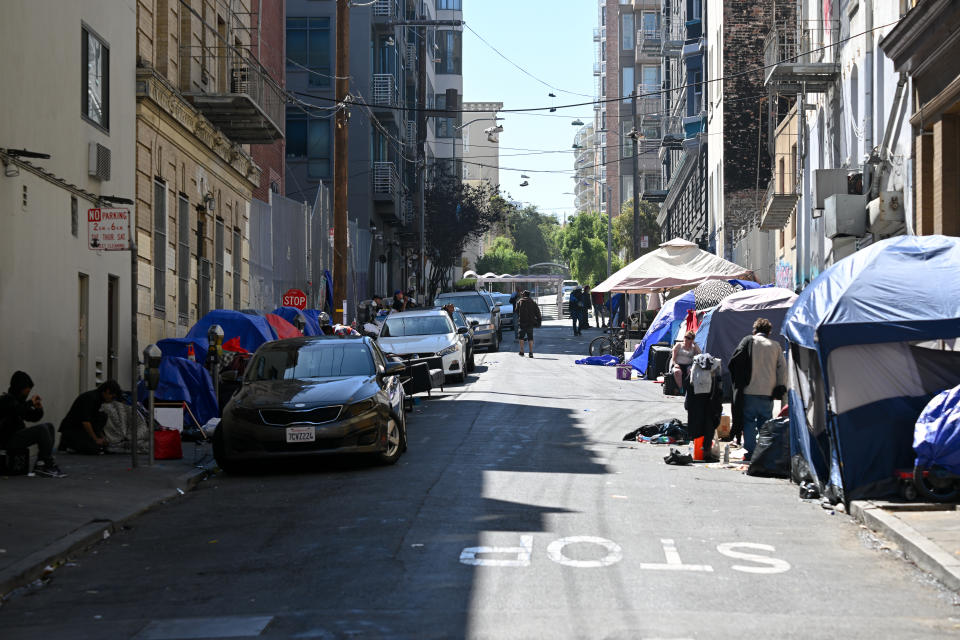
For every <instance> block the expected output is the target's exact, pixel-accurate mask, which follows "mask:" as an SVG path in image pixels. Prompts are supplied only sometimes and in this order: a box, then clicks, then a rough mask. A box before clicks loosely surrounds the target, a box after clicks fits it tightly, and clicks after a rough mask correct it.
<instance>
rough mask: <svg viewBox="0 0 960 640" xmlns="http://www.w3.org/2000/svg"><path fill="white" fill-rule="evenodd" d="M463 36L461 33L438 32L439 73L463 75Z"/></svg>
mask: <svg viewBox="0 0 960 640" xmlns="http://www.w3.org/2000/svg"><path fill="white" fill-rule="evenodd" d="M462 42H463V38H462V34H461V33H460V32H459V31H438V32H437V48H436V53H437V58H436V72H437V73H456V74H460V73H462V70H461V60H462Z"/></svg>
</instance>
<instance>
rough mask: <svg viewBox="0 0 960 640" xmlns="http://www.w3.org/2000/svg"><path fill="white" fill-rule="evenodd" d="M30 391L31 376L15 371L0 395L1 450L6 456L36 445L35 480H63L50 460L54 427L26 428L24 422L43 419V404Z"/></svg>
mask: <svg viewBox="0 0 960 640" xmlns="http://www.w3.org/2000/svg"><path fill="white" fill-rule="evenodd" d="M32 390H33V380H32V379H30V376H29V375H27V374H26V373H24V372H23V371H16V372H14V374H13V376H12V377H11V378H10V388H9V389H8V390H7V392H6V393H5V394H3V395H0V448H3V449H6V450H7V455H8V456H9V455H10V452H11V451H14V450H17V449H26V448H27V447H29V446H30V445H32V444H35V445H37V449H38V456H37V464H36V466H35V467H34V468H33V472H34V473H35V474H37V475H38V476H47V477H50V478H63V477H64V476H65V474H64V473H63V472H62V471H60V468H59V467H58V466H57V463H56V461H54V459H53V442H54V437H55V436H56V433H55V431H54V429H53V425H52V424H50V423H49V422H44V423H43V424H36V425H34V426H32V427H28V426H27V425H26V423H27V422H38V421H39V420H40V419H41V418H43V403H42V402H41V400H40V396H33V397H32V398H30V391H32ZM28 398H29V400H28Z"/></svg>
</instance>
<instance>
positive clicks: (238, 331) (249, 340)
mask: <svg viewBox="0 0 960 640" xmlns="http://www.w3.org/2000/svg"><path fill="white" fill-rule="evenodd" d="M214 324H218V325H220V327H221V328H223V341H224V342H227V341H228V340H231V339H233V338H236V339H237V343H238V344H239V346H240V347H242V348H243V349H245V350H247V351H249V352H250V353H253V352H254V351H256V350H257V348H259V347H260V345H262V344H263V343H264V342H270V341H271V340H273V339H274V337H273V335H274V334H273V330H272V329H271V328H270V323H268V322H267V319H266V318H264V317H262V316H255V315H248V314H246V313H240V312H239V311H230V310H228V309H215V310H213V311H211V312H210V313H208V314H207V315H205V316H203V317H202V318H200V320H198V321H197V323H196V324H195V325H193V326H192V327H191V328H190V331H188V332H187V337H188V338H194V339H199V338H202V339H203V340H206V339H207V330H208V329H209V328H210V326H211V325H214Z"/></svg>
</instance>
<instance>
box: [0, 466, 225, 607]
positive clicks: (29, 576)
mask: <svg viewBox="0 0 960 640" xmlns="http://www.w3.org/2000/svg"><path fill="white" fill-rule="evenodd" d="M214 468H215V465H209V466H204V467H202V468H201V467H198V468H195V469H191V470H190V471H188V472H186V473H183V474H181V475H179V476H177V478H176V479H175V480H174V482H173V486H172V488H171V489H170V491H169V493H164V494H163V495H160V496H158V497H155V498H148V499H146V500H144V501H143V502H142V503H140V504H138V505H136V506H135V507H133V509H131V511H130V513H129V514H127V515H125V516H123V517H122V518H119V519H117V520H94V521H92V522H88V523H87V524H85V525H83V526H82V527H80V528H78V529H76V530H74V531H72V532H71V533H69V534H67V535H66V536H64V537H63V538H60V539H59V540H57V541H56V542H54V543H52V544H49V545H47V546H46V547H44V548H43V549H40V550H39V551H35V552H34V553H31V554H30V555H28V556H27V557H26V558H24V559H22V560H20V561H19V562H16V563H14V564H12V565H10V566H9V567H7V568H6V569H4V570H3V571H0V606H2V603H3V601H4V600H5V599H6V598H7V597H8V596H9V595H10V593H11V592H13V591H15V590H17V589H20V588H22V587H25V586H27V585H29V584H30V583H31V582H33V581H35V580H37V579H38V578H41V577H43V576H44V575H45V574H48V573H50V572H49V571H48V570H47V567H54V568H56V567H58V566H60V565H61V564H63V563H64V562H65V561H66V560H67V559H68V558H69V557H70V556H72V555H75V554H77V553H80V552H82V551H86V550H87V549H89V548H90V547H92V546H94V545H95V544H97V543H98V542H101V541H102V540H106V539H107V538H109V537H110V536H111V535H113V533H114V532H116V531H117V529H119V528H120V527H122V526H123V525H124V524H125V523H127V522H128V521H130V520H133V519H134V518H136V517H137V516H139V515H141V514H143V513H145V512H147V511H149V510H151V509H153V508H154V507H157V506H159V505H161V504H163V503H164V502H166V501H167V500H170V499H171V498H176V497H177V496H180V495H183V494H184V493H185V492H187V491H190V490H192V489H193V488H194V487H196V486H197V485H198V484H200V482H201V481H202V480H204V479H205V478H207V477H208V476H209V475H210V474H211V472H212V471H213V469H214ZM181 487H182V488H181Z"/></svg>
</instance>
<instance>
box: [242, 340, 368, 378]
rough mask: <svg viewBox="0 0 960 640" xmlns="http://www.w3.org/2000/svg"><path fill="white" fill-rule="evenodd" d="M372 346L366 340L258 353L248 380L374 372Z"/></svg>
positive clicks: (327, 376)
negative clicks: (364, 341)
mask: <svg viewBox="0 0 960 640" xmlns="http://www.w3.org/2000/svg"><path fill="white" fill-rule="evenodd" d="M374 373H375V368H374V364H373V357H372V355H371V353H370V348H369V347H368V346H367V345H365V344H364V343H363V342H361V341H359V340H357V341H350V342H346V341H344V342H339V341H338V342H337V343H336V344H330V343H329V342H324V343H319V344H312V343H308V344H303V345H300V346H292V347H289V348H285V349H276V348H272V349H269V350H267V351H264V352H262V353H258V354H257V355H256V356H255V357H254V359H253V362H252V363H251V365H250V366H249V367H248V369H247V379H248V380H254V381H259V380H303V379H308V378H340V377H344V376H372V375H374Z"/></svg>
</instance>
